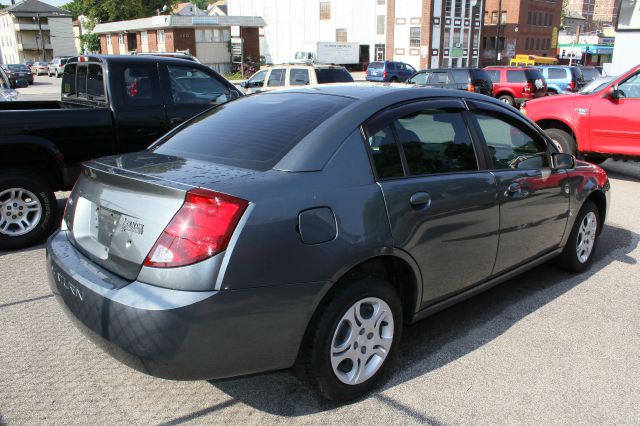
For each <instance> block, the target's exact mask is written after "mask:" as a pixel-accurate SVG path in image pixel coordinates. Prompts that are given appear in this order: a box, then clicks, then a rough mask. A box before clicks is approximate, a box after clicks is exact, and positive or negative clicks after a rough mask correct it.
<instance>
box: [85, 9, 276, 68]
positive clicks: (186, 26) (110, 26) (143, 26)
mask: <svg viewBox="0 0 640 426" xmlns="http://www.w3.org/2000/svg"><path fill="white" fill-rule="evenodd" d="M264 25H265V22H264V20H263V19H262V18H260V17H255V16H209V15H187V16H184V15H159V16H152V17H148V18H141V19H132V20H129V21H117V22H107V23H103V24H98V25H96V27H95V28H94V29H93V32H94V33H96V34H98V35H99V37H100V53H102V54H113V55H118V54H127V53H131V52H177V51H180V52H188V53H190V54H191V55H194V56H196V57H197V58H198V59H199V60H200V62H202V63H203V64H206V65H209V66H211V67H212V68H214V69H215V70H217V71H220V72H228V71H229V70H230V68H231V56H230V53H229V48H228V45H229V40H230V37H231V27H233V26H238V27H240V37H242V38H243V39H244V55H245V57H252V58H255V59H258V58H259V56H260V48H259V45H260V42H259V37H260V36H259V29H260V28H261V27H263V26H264Z"/></svg>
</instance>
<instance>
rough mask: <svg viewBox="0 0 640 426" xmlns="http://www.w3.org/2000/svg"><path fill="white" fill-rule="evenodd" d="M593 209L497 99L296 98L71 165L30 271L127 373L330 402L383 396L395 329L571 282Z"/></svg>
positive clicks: (590, 245)
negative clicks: (55, 222)
mask: <svg viewBox="0 0 640 426" xmlns="http://www.w3.org/2000/svg"><path fill="white" fill-rule="evenodd" d="M608 205H609V183H608V179H607V176H606V174H605V172H604V171H603V170H602V169H600V168H599V167H598V166H595V165H592V164H589V163H585V162H581V161H577V160H576V159H574V158H573V157H572V156H571V155H569V154H563V153H559V152H557V150H556V149H555V147H554V144H553V143H551V141H550V140H549V139H548V137H547V136H545V134H544V133H543V132H542V131H541V130H540V129H539V128H538V127H537V126H536V125H535V124H533V123H532V122H531V121H529V120H528V119H526V118H525V117H523V116H521V115H520V114H519V113H518V112H517V111H516V110H514V109H513V108H511V107H509V106H506V105H504V104H503V103H501V102H498V101H496V100H494V99H491V98H488V97H485V96H481V95H475V94H472V93H463V92H460V91H448V90H440V89H424V88H409V87H407V88H403V87H378V86H371V85H367V86H360V85H336V86H329V87H316V88H313V87H311V88H303V89H298V90H291V91H282V92H272V93H266V94H259V95H253V96H249V97H246V98H241V99H239V100H236V101H234V102H230V103H227V104H224V105H221V106H218V107H215V108H213V109H211V110H209V111H208V112H205V113H203V114H201V115H199V116H197V117H196V118H194V119H192V120H190V121H189V122H188V123H185V124H184V125H182V126H180V127H179V128H178V129H176V130H174V131H172V132H171V133H169V134H167V135H166V136H165V137H163V138H162V139H161V140H159V141H158V142H156V143H155V144H154V145H152V146H151V147H150V148H149V149H147V150H146V151H143V152H139V153H134V154H128V155H122V156H114V157H107V158H102V159H99V160H95V161H92V162H89V163H86V164H85V165H84V168H83V172H82V174H81V177H80V178H79V180H78V182H77V183H76V185H75V188H74V190H73V191H72V193H71V195H70V197H69V200H68V204H67V208H66V210H65V214H64V219H63V223H62V228H61V230H60V231H59V232H57V233H56V234H55V235H54V236H52V237H51V238H50V240H49V242H48V244H47V261H48V265H49V277H50V284H51V287H52V289H53V292H54V294H55V295H56V298H57V299H58V301H59V302H60V303H61V305H62V306H64V307H65V309H66V310H67V311H68V312H69V313H70V316H71V318H72V319H74V322H75V323H76V324H77V326H78V327H79V328H80V329H81V330H82V331H84V332H85V333H86V335H87V336H88V337H89V338H90V339H92V340H93V341H94V342H96V343H97V344H98V345H100V346H102V347H104V348H105V350H107V351H108V353H109V354H112V355H113V356H115V357H117V358H118V359H120V360H121V361H122V362H124V363H126V364H128V365H130V366H131V367H133V368H135V369H138V370H140V371H143V372H146V373H148V374H152V375H155V376H158V377H164V378H170V379H181V380H194V379H213V378H222V377H229V376H236V375H243V374H250V373H256V372H262V371H269V370H276V369H284V368H289V367H292V366H293V367H295V371H297V372H298V373H299V374H300V375H301V376H302V378H303V379H304V380H305V382H306V383H308V384H310V385H311V386H312V387H314V388H316V389H317V390H318V391H319V392H320V394H321V395H323V396H324V397H327V398H330V399H334V400H345V399H351V398H356V397H358V396H361V395H363V394H364V393H366V392H368V391H369V390H370V389H371V388H372V387H373V386H374V385H375V384H376V383H377V382H378V381H379V380H380V379H381V378H382V377H384V374H385V373H386V372H387V371H388V370H389V366H390V364H391V361H392V358H393V356H394V354H395V352H396V351H397V348H398V342H399V340H400V335H401V331H402V328H403V325H404V324H409V323H412V322H415V321H418V320H420V319H422V318H424V317H426V316H428V315H430V314H432V313H434V312H437V311H439V310H441V309H444V308H446V307H448V306H450V305H451V304H453V303H455V302H458V301H461V300H463V299H465V298H468V297H470V296H472V295H474V294H476V293H478V292H480V291H482V290H485V289H487V288H489V287H491V286H493V285H496V284H498V283H501V282H503V281H505V280H507V279H508V278H510V277H513V276H514V275H516V274H519V273H521V272H523V271H525V270H527V269H529V268H531V267H533V266H535V265H538V264H540V263H541V262H545V261H547V260H549V259H552V258H555V259H556V261H557V263H558V264H559V265H560V266H562V267H563V268H565V269H567V270H570V271H576V272H579V271H583V270H585V269H586V268H588V267H589V265H590V263H591V262H592V260H593V253H594V250H595V248H596V245H597V241H598V235H599V233H600V231H601V230H602V226H603V223H604V220H605V216H606V212H607V208H608ZM19 207H20V206H17V208H19ZM12 209H13V207H12ZM13 211H14V210H12V212H13ZM19 211H20V210H15V212H16V213H15V214H19Z"/></svg>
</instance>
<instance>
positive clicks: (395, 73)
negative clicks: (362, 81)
mask: <svg viewBox="0 0 640 426" xmlns="http://www.w3.org/2000/svg"><path fill="white" fill-rule="evenodd" d="M415 72H416V69H415V68H413V67H412V66H411V65H409V64H406V63H404V62H395V61H376V62H371V63H369V66H368V67H367V75H366V77H365V78H366V80H367V81H378V82H391V83H398V82H404V81H407V79H408V78H409V77H411V76H412V75H413V74H414V73H415Z"/></svg>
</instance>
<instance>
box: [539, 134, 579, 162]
mask: <svg viewBox="0 0 640 426" xmlns="http://www.w3.org/2000/svg"><path fill="white" fill-rule="evenodd" d="M545 133H546V134H547V135H548V136H549V137H550V138H551V139H553V140H554V141H556V142H558V143H559V144H560V146H561V147H562V152H565V153H567V154H572V155H576V152H577V149H576V141H575V139H573V136H571V135H570V134H569V133H567V132H565V131H564V130H560V129H554V128H551V129H545Z"/></svg>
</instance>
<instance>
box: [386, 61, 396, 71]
mask: <svg viewBox="0 0 640 426" xmlns="http://www.w3.org/2000/svg"><path fill="white" fill-rule="evenodd" d="M387 69H388V70H395V69H396V64H395V62H387Z"/></svg>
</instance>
